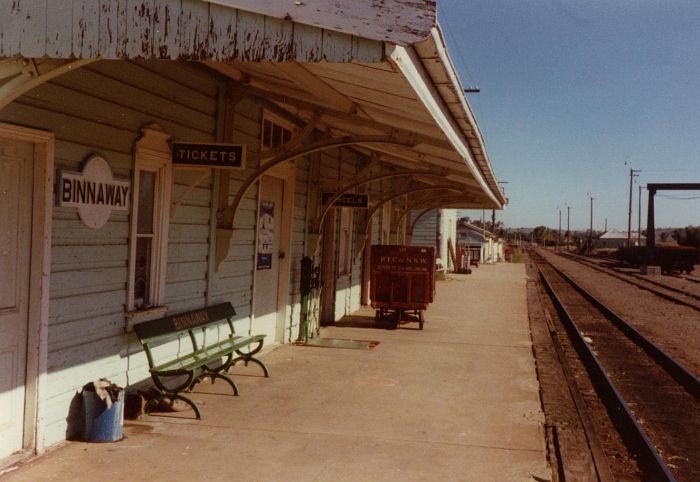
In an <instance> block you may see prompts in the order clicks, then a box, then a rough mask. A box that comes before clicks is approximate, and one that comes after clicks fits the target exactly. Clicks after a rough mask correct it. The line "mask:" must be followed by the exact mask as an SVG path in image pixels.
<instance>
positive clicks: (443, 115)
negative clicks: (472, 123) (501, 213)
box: [387, 44, 503, 209]
mask: <svg viewBox="0 0 700 482" xmlns="http://www.w3.org/2000/svg"><path fill="white" fill-rule="evenodd" d="M387 54H388V56H389V59H391V61H392V62H393V63H394V64H395V65H396V67H397V69H398V70H399V72H401V73H402V74H403V76H404V77H405V78H406V80H407V81H408V83H409V84H410V85H411V87H413V90H414V91H415V92H416V94H417V95H418V98H419V99H420V100H421V101H422V102H423V104H424V105H425V107H426V108H427V109H428V111H429V112H430V114H431V115H432V117H433V119H434V120H435V122H436V123H437V125H438V126H439V127H440V129H441V130H442V131H443V133H444V134H445V136H446V137H447V139H448V140H449V141H450V143H451V144H452V146H453V147H454V149H455V150H456V151H457V153H459V155H460V156H462V158H463V159H464V161H465V164H466V166H467V168H468V169H469V172H471V173H472V175H473V176H474V179H476V181H477V182H478V183H479V186H480V187H481V188H482V189H483V191H484V192H485V193H486V194H487V196H488V198H489V199H490V200H491V201H492V202H493V204H494V205H495V206H496V207H497V208H498V209H500V208H502V207H503V203H502V202H501V200H500V199H499V198H498V197H497V196H496V195H495V194H494V192H493V190H492V189H491V187H490V186H489V185H488V183H487V182H486V180H485V179H484V176H483V174H482V173H481V171H480V170H479V168H478V166H477V165H476V162H475V160H474V157H473V156H472V153H471V151H470V150H469V147H468V145H467V141H466V139H465V138H464V135H463V134H462V132H461V130H460V129H459V126H457V124H456V122H455V121H454V119H453V117H452V115H451V114H450V110H449V109H448V107H447V106H446V105H445V102H444V101H443V99H442V97H441V96H440V93H439V92H438V91H437V89H436V88H435V86H434V85H433V83H432V81H431V78H430V75H429V74H428V72H427V71H426V70H425V67H423V63H422V62H421V59H420V57H419V56H418V54H417V53H416V51H415V50H414V48H413V47H412V46H410V45H409V46H406V47H404V46H401V45H395V44H387Z"/></svg>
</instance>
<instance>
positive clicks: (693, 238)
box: [673, 226, 700, 249]
mask: <svg viewBox="0 0 700 482" xmlns="http://www.w3.org/2000/svg"><path fill="white" fill-rule="evenodd" d="M673 237H674V238H675V239H676V241H678V244H680V245H681V246H692V247H694V248H698V249H700V226H686V227H685V228H683V229H676V230H675V231H674V232H673Z"/></svg>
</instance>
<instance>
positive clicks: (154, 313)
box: [126, 306, 168, 333]
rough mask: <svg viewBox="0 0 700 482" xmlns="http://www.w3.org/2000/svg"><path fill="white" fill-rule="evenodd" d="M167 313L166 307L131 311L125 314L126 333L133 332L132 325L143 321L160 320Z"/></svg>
mask: <svg viewBox="0 0 700 482" xmlns="http://www.w3.org/2000/svg"><path fill="white" fill-rule="evenodd" d="M167 312H168V307H167V306H154V307H151V308H145V309H143V310H133V311H129V312H127V313H126V331H127V333H129V332H131V331H133V330H134V325H136V324H137V323H141V322H143V321H150V320H155V319H156V318H162V317H163V315H165V314H166V313H167Z"/></svg>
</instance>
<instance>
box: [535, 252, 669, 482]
mask: <svg viewBox="0 0 700 482" xmlns="http://www.w3.org/2000/svg"><path fill="white" fill-rule="evenodd" d="M535 263H536V265H537V268H538V271H539V273H540V278H541V279H542V283H543V285H544V287H545V289H546V290H547V292H548V293H549V295H550V296H551V298H552V302H553V303H554V305H555V307H556V309H557V312H558V313H559V315H560V316H561V319H562V321H563V322H564V326H565V328H566V330H567V332H568V334H569V337H570V338H571V340H572V342H573V344H574V346H575V347H576V351H577V352H578V353H579V356H580V357H581V358H582V360H583V361H584V364H585V365H586V366H587V367H588V369H589V370H591V371H592V372H593V374H594V376H597V377H598V378H599V379H600V380H602V381H603V382H604V383H603V384H602V385H599V387H600V388H602V389H603V390H604V392H605V393H604V394H602V395H604V397H603V401H604V403H605V404H606V406H607V407H608V410H609V412H610V413H611V415H612V416H616V415H617V418H618V420H619V421H620V422H622V423H623V429H624V434H623V435H624V436H626V437H625V438H626V439H627V440H628V442H629V443H630V445H631V448H632V450H634V451H635V452H637V454H638V456H639V461H640V464H643V469H644V470H645V471H646V472H647V474H646V475H648V476H650V477H651V478H650V479H649V480H667V481H673V482H675V481H676V478H675V477H674V476H673V474H672V473H671V471H670V469H669V467H668V465H666V462H665V461H664V460H663V458H662V457H661V455H660V454H659V453H658V451H657V450H656V447H655V446H654V443H653V442H652V441H651V439H650V438H649V436H648V435H647V433H646V432H645V431H644V429H643V428H642V426H641V425H639V423H638V422H637V420H636V418H635V416H634V414H633V412H632V410H631V409H630V407H629V405H627V402H625V400H624V398H623V397H622V395H621V394H620V392H619V391H618V389H617V387H616V386H615V383H614V382H613V381H612V380H611V379H610V377H608V375H607V374H606V372H605V369H604V368H603V366H602V364H601V363H600V361H599V360H598V357H597V356H596V355H595V354H594V353H593V350H592V349H591V348H590V346H588V343H586V341H585V340H584V338H583V335H582V334H581V332H580V330H579V328H578V326H577V325H576V322H575V321H574V319H573V317H572V316H571V315H570V314H569V312H568V311H567V309H566V308H565V307H564V304H563V303H562V301H561V300H560V299H559V297H558V296H557V294H556V293H555V292H554V288H553V287H552V285H551V283H550V281H549V280H548V279H547V277H546V275H545V274H544V272H543V270H542V268H541V266H540V264H541V262H539V263H538V262H537V261H535ZM549 266H550V267H552V268H553V269H554V270H555V271H557V270H556V268H555V267H554V266H552V265H551V264H549ZM567 281H568V280H567Z"/></svg>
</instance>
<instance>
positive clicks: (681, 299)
mask: <svg viewBox="0 0 700 482" xmlns="http://www.w3.org/2000/svg"><path fill="white" fill-rule="evenodd" d="M559 254H560V255H561V256H563V257H565V258H566V259H570V260H573V261H576V262H578V263H581V264H583V265H585V266H588V267H590V268H592V269H595V270H598V271H600V272H602V273H605V274H607V275H609V276H613V277H615V278H617V279H619V280H621V281H625V282H627V283H630V284H632V285H634V286H636V287H637V288H641V289H643V290H646V291H649V292H651V293H653V294H655V295H656V296H659V297H660V298H663V299H665V300H668V301H671V302H673V303H677V304H680V305H684V306H688V307H690V308H693V309H695V310H698V311H700V294H696V293H695V292H693V291H690V290H688V289H683V288H678V287H676V286H671V285H669V284H667V283H663V282H659V281H655V280H653V279H650V278H649V277H648V276H641V275H639V274H635V273H630V272H626V271H621V270H619V269H617V268H615V267H613V266H610V265H609V263H607V262H600V261H596V260H594V259H590V258H588V257H586V256H582V255H575V254H572V253H559ZM688 278H689V277H687V276H680V277H679V279H683V280H686V281H689V279H688Z"/></svg>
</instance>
